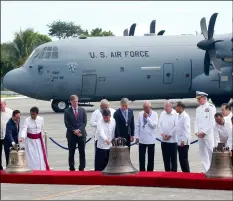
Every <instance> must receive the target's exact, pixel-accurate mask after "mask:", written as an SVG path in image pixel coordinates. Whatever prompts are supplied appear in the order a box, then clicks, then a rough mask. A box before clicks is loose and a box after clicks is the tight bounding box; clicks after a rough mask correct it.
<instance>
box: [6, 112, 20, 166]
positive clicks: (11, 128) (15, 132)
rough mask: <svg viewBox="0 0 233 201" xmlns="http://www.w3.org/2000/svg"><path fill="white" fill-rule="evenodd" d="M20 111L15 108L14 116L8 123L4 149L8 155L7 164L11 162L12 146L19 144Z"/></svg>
mask: <svg viewBox="0 0 233 201" xmlns="http://www.w3.org/2000/svg"><path fill="white" fill-rule="evenodd" d="M19 121H20V111H19V110H14V111H13V113H12V117H11V118H10V119H9V121H8V122H7V124H6V135H5V138H4V151H5V156H6V166H7V165H8V162H9V155H10V148H11V147H13V146H15V145H17V144H18V143H19V142H18V137H19Z"/></svg>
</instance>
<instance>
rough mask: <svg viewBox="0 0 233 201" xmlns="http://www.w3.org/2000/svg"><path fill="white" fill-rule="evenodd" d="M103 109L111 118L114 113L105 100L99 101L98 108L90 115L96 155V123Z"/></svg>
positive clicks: (100, 117)
mask: <svg viewBox="0 0 233 201" xmlns="http://www.w3.org/2000/svg"><path fill="white" fill-rule="evenodd" d="M104 109H109V110H110V112H111V116H112V117H113V115H114V112H115V111H116V110H115V109H112V108H109V102H108V100H107V99H103V100H101V101H100V108H99V109H97V110H95V111H94V112H93V113H92V115H91V120H90V125H91V127H93V128H94V143H95V154H96V148H97V138H98V136H97V122H98V121H100V120H101V119H102V118H103V116H102V111H103V110H104ZM95 158H96V156H95ZM95 162H96V161H95ZM95 162H94V166H96V165H95Z"/></svg>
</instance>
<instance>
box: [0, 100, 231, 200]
mask: <svg viewBox="0 0 233 201" xmlns="http://www.w3.org/2000/svg"><path fill="white" fill-rule="evenodd" d="M163 102H164V100H156V101H151V103H152V108H153V109H154V110H155V111H156V112H157V113H158V114H160V113H161V111H162V110H163ZM183 102H184V103H185V104H186V106H187V108H186V112H187V113H188V114H189V115H190V118H191V125H192V133H193V124H194V120H195V109H196V107H197V106H198V104H197V102H196V100H195V99H184V100H183ZM94 105H95V106H94V107H86V108H85V109H86V111H87V119H88V124H87V127H86V130H87V133H88V138H89V137H92V136H93V129H92V127H91V126H90V125H89V121H90V116H91V113H92V112H93V111H94V110H95V109H97V108H98V107H99V103H94ZM7 106H8V107H9V108H11V109H19V110H20V111H21V124H22V123H23V121H24V119H25V118H26V117H28V115H29V110H30V108H31V107H33V106H38V107H39V109H40V116H42V117H44V119H45V130H46V131H47V132H48V135H49V136H51V137H52V138H53V139H54V140H55V141H56V142H58V143H59V144H61V145H63V146H65V147H67V141H66V137H65V131H66V128H65V125H64V116H63V114H62V113H54V112H53V111H52V109H51V103H50V102H47V101H39V100H35V99H30V98H25V99H10V100H7ZM110 107H112V108H114V109H117V108H118V107H119V102H111V104H110ZM130 107H131V108H132V109H133V110H134V115H135V119H137V115H138V112H139V111H140V110H141V109H142V101H136V102H133V103H131V104H130ZM217 111H220V108H217ZM157 137H159V133H157ZM194 140H196V137H195V136H194V135H192V141H194ZM75 158H76V168H77V167H78V161H79V160H78V151H77V152H76V157H75ZM48 159H49V164H50V166H51V167H52V168H54V169H55V170H68V151H67V150H64V149H62V148H60V147H58V146H57V145H55V144H54V143H53V142H52V141H50V140H49V139H48ZM86 160H87V166H86V169H85V170H91V169H93V164H94V143H93V140H91V141H90V142H88V143H87V145H86ZM131 161H132V163H133V165H134V166H135V167H136V168H137V169H138V168H139V164H138V147H137V145H135V146H132V149H131ZM189 162H190V168H191V172H201V171H202V164H201V162H200V159H199V150H198V143H195V144H193V145H190V150H189ZM3 165H4V166H5V156H4V152H3ZM155 170H156V171H164V166H163V160H162V153H161V147H160V142H156V151H155ZM178 171H181V170H180V166H179V164H178ZM232 198H233V194H232V191H217V190H194V189H176V188H157V187H126V186H75V185H29V184H1V200H16V199H17V200H55V199H56V200H232Z"/></svg>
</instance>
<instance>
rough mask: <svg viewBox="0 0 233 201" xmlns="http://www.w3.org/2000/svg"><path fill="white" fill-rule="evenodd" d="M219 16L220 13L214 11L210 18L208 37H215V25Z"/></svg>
mask: <svg viewBox="0 0 233 201" xmlns="http://www.w3.org/2000/svg"><path fill="white" fill-rule="evenodd" d="M217 16H218V13H214V14H213V15H212V16H211V18H210V22H209V27H208V39H211V38H213V35H214V26H215V22H216V18H217Z"/></svg>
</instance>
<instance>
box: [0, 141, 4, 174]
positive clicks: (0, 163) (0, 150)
mask: <svg viewBox="0 0 233 201" xmlns="http://www.w3.org/2000/svg"><path fill="white" fill-rule="evenodd" d="M2 149H3V140H0V170H3V167H2Z"/></svg>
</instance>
